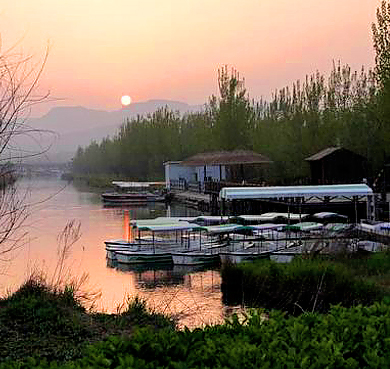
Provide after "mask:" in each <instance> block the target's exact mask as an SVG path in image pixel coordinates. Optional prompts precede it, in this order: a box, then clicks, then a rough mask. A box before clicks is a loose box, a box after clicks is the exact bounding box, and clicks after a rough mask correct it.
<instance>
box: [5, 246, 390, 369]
mask: <svg viewBox="0 0 390 369" xmlns="http://www.w3.org/2000/svg"><path fill="white" fill-rule="evenodd" d="M389 266H390V254H389V253H381V254H377V255H374V256H372V257H367V258H361V259H359V260H347V259H337V260H333V261H329V260H327V261H318V260H317V261H308V260H298V261H295V262H293V263H292V264H289V265H276V264H274V263H271V262H265V261H263V262H260V263H256V264H245V265H239V266H237V267H236V269H235V273H236V274H233V272H232V271H233V269H234V268H233V267H232V266H231V267H229V268H227V269H224V271H223V278H224V287H223V288H224V289H226V288H227V285H226V284H227V283H228V282H227V279H226V278H227V275H228V276H229V278H232V279H236V282H237V283H235V285H238V284H239V283H241V286H243V284H247V285H248V287H249V286H250V287H251V288H252V289H253V288H257V289H259V288H260V290H257V291H256V292H255V293H254V294H253V295H254V296H256V297H257V300H255V301H256V303H257V305H263V306H266V305H267V303H266V299H265V298H263V299H262V300H259V299H258V298H259V296H260V295H261V293H260V292H259V291H261V292H262V293H263V292H264V293H266V296H268V297H269V296H270V295H271V294H272V293H274V294H276V295H278V296H279V298H280V299H283V294H284V295H285V296H284V298H285V300H286V303H285V304H284V305H283V304H282V308H284V310H285V311H287V312H291V313H294V314H298V313H301V314H300V315H297V316H293V314H287V315H286V314H285V313H282V312H278V311H274V310H272V311H271V312H269V313H267V314H264V311H262V310H253V311H251V312H250V313H249V314H248V316H247V317H246V318H245V319H244V321H241V322H239V320H238V318H237V317H234V318H233V319H232V320H230V321H229V322H227V323H226V324H224V325H221V326H215V327H205V328H204V329H196V330H194V331H189V330H184V331H177V330H175V329H174V328H173V327H174V325H173V322H172V320H170V319H168V318H166V317H164V316H162V315H159V314H155V313H148V312H147V310H146V308H145V305H144V304H143V303H142V302H140V301H138V300H136V301H135V302H133V303H132V304H130V305H129V307H128V309H127V310H126V311H125V312H123V313H119V314H113V315H110V314H97V313H91V312H87V311H86V310H85V309H84V308H83V307H82V306H81V304H80V302H79V301H78V300H77V298H75V294H74V291H73V290H72V289H71V288H65V289H62V290H61V291H56V290H53V289H50V288H49V287H47V286H46V285H45V284H42V283H41V282H40V281H39V280H38V281H37V280H30V281H29V282H27V283H26V284H25V285H24V286H22V287H21V288H20V289H19V290H18V291H17V292H15V293H14V294H13V295H12V296H9V297H8V298H6V299H3V300H1V301H0V357H1V359H2V362H1V363H0V368H2V369H3V368H4V369H5V368H7V369H9V368H15V369H16V368H18V369H21V368H69V369H70V368H73V369H77V368H156V367H169V368H190V367H191V368H196V367H202V368H222V367H224V368H228V367H229V368H247V367H253V368H276V367H280V368H282V367H283V368H298V367H299V368H309V367H310V368H324V367H328V368H333V367H334V368H336V367H337V368H340V367H349V368H375V367H376V368H383V367H388V366H389V364H390V354H389V353H390V300H389V298H388V297H387V295H388V281H390V269H389ZM267 268H268V269H267ZM238 271H241V277H240V278H242V279H241V280H239V279H238V274H237V273H238ZM244 275H245V277H243V276H244ZM249 276H251V278H252V279H249ZM230 282H231V280H230ZM244 291H245V293H248V288H247V287H245V289H244ZM225 293H226V292H225ZM294 293H298V295H297V296H296V295H294ZM294 296H295V297H294ZM308 296H311V298H308ZM297 297H298V299H297V300H295V301H294V299H295V298H297ZM301 297H304V298H303V299H301ZM293 301H294V302H297V303H296V304H293V303H292V302H293ZM375 301H376V302H375ZM379 301H381V302H379ZM305 302H306V303H307V304H306V305H305ZM332 303H343V304H345V305H351V307H349V308H347V307H341V306H335V307H331V308H329V306H328V305H329V304H332ZM358 303H359V304H369V305H370V304H372V305H371V306H370V307H364V306H363V305H358V306H354V305H355V304H358ZM278 304H279V301H278V299H271V302H269V303H268V305H269V306H266V307H267V308H273V307H278ZM292 305H293V306H294V309H295V307H297V306H298V305H299V309H298V310H290V307H291V306H292ZM279 307H280V306H279ZM325 310H326V311H327V312H326V313H324V314H321V313H319V312H318V311H325ZM303 311H304V312H303ZM313 311H314V312H313ZM302 312H303V313H302ZM29 356H32V357H34V358H28V357H29ZM6 358H7V359H6Z"/></svg>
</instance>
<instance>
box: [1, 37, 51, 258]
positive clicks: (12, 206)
mask: <svg viewBox="0 0 390 369" xmlns="http://www.w3.org/2000/svg"><path fill="white" fill-rule="evenodd" d="M48 55H49V46H48V47H47V49H46V52H45V54H44V56H43V59H42V60H41V61H40V62H38V63H35V62H34V58H32V57H30V56H28V57H25V56H24V55H23V54H20V53H18V52H16V46H15V47H13V48H11V49H8V50H3V48H2V45H1V40H0V260H6V259H8V257H9V254H10V252H11V251H12V250H15V249H16V248H17V247H19V246H21V245H22V244H23V239H24V236H25V234H24V233H23V231H22V224H23V222H24V221H25V219H26V218H27V216H28V209H29V207H28V205H27V204H26V201H25V195H24V194H20V193H19V192H18V190H17V187H16V186H15V185H14V182H15V174H14V172H13V168H14V165H13V164H19V163H20V162H21V161H22V160H23V159H25V158H26V157H31V156H35V155H39V154H42V152H43V151H44V150H38V151H39V152H34V153H32V152H27V151H23V148H20V147H17V145H16V144H15V139H16V138H17V137H18V136H22V135H27V136H30V137H31V136H33V135H34V134H37V133H39V132H38V131H37V130H35V129H33V128H32V127H29V126H28V124H27V117H28V115H29V113H30V111H31V108H32V106H33V105H35V104H38V103H41V102H43V101H46V100H47V99H48V93H47V94H44V95H38V94H37V88H38V82H39V80H40V78H41V76H42V72H43V70H44V67H45V65H46V61H47V58H48Z"/></svg>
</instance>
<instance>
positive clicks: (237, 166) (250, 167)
mask: <svg viewBox="0 0 390 369" xmlns="http://www.w3.org/2000/svg"><path fill="white" fill-rule="evenodd" d="M269 163H271V160H270V159H268V158H267V157H266V156H264V155H262V154H258V153H255V152H253V151H245V150H236V151H218V152H208V153H200V154H196V155H194V156H191V157H189V158H187V159H185V160H183V161H168V162H165V163H164V167H165V181H166V186H167V188H168V189H171V188H172V187H177V186H179V187H192V189H199V191H200V192H203V191H204V187H205V183H207V182H233V183H241V182H243V181H247V180H250V179H252V177H253V173H256V175H257V179H260V180H264V171H265V165H267V164H269ZM190 189H191V188H190Z"/></svg>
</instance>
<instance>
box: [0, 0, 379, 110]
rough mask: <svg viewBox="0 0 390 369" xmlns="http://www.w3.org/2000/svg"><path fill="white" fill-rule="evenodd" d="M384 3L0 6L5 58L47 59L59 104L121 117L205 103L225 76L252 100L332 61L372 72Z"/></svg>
mask: <svg viewBox="0 0 390 369" xmlns="http://www.w3.org/2000/svg"><path fill="white" fill-rule="evenodd" d="M379 4H380V1H379V0H326V1H325V0H294V1H291V0H165V1H161V0H142V1H141V0H137V1H135V0H66V1H64V0H62V1H61V0H13V1H9V0H0V25H1V27H0V33H1V37H2V50H3V51H4V50H6V49H7V48H8V47H10V46H12V45H14V44H17V46H16V48H17V49H18V50H22V51H23V53H24V54H25V55H31V54H32V55H34V56H35V61H36V62H38V61H39V60H41V59H42V57H43V55H44V52H45V48H46V45H47V43H48V42H49V43H50V44H51V50H50V56H49V60H48V63H47V65H46V68H45V72H44V76H43V77H42V79H41V83H40V88H41V89H42V91H45V90H50V93H51V97H52V98H60V99H61V100H59V101H56V102H52V103H47V104H45V105H43V106H41V107H40V108H39V110H36V111H35V114H37V115H40V114H42V113H44V112H45V111H47V110H48V109H49V108H50V107H52V106H54V105H82V106H85V107H88V108H96V109H103V110H116V109H120V108H121V103H120V98H121V96H122V95H125V94H126V95H130V96H131V98H132V100H133V101H134V102H137V101H145V100H150V99H170V100H179V101H183V102H187V103H189V104H203V103H205V102H206V101H207V99H208V97H209V96H210V95H212V94H216V93H217V78H216V76H217V70H218V67H220V66H222V65H224V64H227V65H229V66H232V67H234V68H236V69H237V70H238V71H239V72H240V74H241V75H242V76H243V77H245V80H246V87H247V90H248V92H249V95H250V97H251V98H254V99H259V98H260V97H261V96H263V97H265V98H268V97H269V96H270V94H271V92H272V91H274V90H275V89H278V88H282V87H283V86H285V85H289V84H291V83H292V82H293V81H295V80H297V79H303V78H304V77H305V75H306V74H308V73H312V72H315V71H316V70H319V71H321V72H323V73H326V74H327V73H328V72H329V70H330V69H331V66H332V61H333V60H339V59H340V60H341V61H342V62H343V63H348V64H350V65H351V66H352V67H353V68H354V69H356V68H358V69H360V68H361V66H362V65H365V66H366V67H370V66H372V65H373V58H374V54H373V48H372V38H371V24H372V22H373V21H375V11H376V7H377V6H378V5H379Z"/></svg>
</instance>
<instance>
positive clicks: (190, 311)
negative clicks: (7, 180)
mask: <svg viewBox="0 0 390 369" xmlns="http://www.w3.org/2000/svg"><path fill="white" fill-rule="evenodd" d="M19 187H20V188H21V190H22V191H23V190H26V191H28V193H29V195H28V199H27V200H28V202H29V203H30V204H35V205H34V206H33V207H32V208H31V214H32V215H31V217H30V219H29V220H28V222H27V223H26V225H25V227H24V228H23V231H26V232H27V233H28V237H27V238H26V246H25V247H24V248H22V249H20V250H18V252H17V253H15V255H14V259H13V261H12V264H11V263H10V264H7V273H6V274H2V276H1V278H0V294H1V295H5V294H7V293H8V292H9V291H14V290H15V289H17V288H18V287H19V286H20V285H21V283H22V282H23V281H24V280H25V278H26V276H27V275H28V273H29V272H31V271H32V270H33V269H34V268H40V269H42V270H43V271H44V272H45V274H46V275H48V276H50V275H52V273H53V271H54V269H55V266H56V264H57V260H58V257H57V244H58V243H57V236H58V234H59V233H60V232H61V231H62V230H63V228H64V227H65V225H66V224H67V222H69V220H72V219H74V220H75V221H76V222H80V223H81V233H82V237H81V239H80V241H79V242H78V243H77V244H76V245H74V248H73V249H72V252H71V254H70V257H69V259H68V260H67V270H69V271H70V273H72V275H73V276H76V277H77V276H78V275H81V274H82V273H84V272H86V273H88V275H89V284H88V286H86V288H87V289H90V290H91V291H96V290H99V291H100V292H101V296H102V297H101V298H100V299H99V300H98V301H96V304H95V305H96V309H97V310H100V311H106V312H115V311H117V309H118V306H121V305H123V304H124V302H125V301H126V300H127V299H128V298H129V297H130V298H132V297H135V296H139V297H141V298H143V299H145V300H146V301H147V303H148V305H150V306H151V307H152V308H154V309H156V310H158V311H161V312H164V313H168V314H173V315H174V316H176V317H178V318H179V320H180V325H181V326H183V325H187V326H189V327H196V326H199V325H202V324H210V323H216V322H221V321H223V319H224V314H225V312H224V307H223V304H222V302H221V298H222V296H221V290H220V283H221V280H220V274H219V271H218V270H203V268H188V267H173V266H172V265H159V266H156V267H155V268H154V269H153V268H152V269H151V270H150V269H147V268H146V267H142V266H141V267H135V268H134V267H130V266H129V265H115V264H112V263H108V262H107V260H106V251H105V247H104V240H107V239H113V238H122V237H125V236H126V233H125V231H126V227H125V226H124V225H125V224H128V220H127V217H129V218H131V219H146V218H155V217H158V216H167V214H170V215H171V216H197V215H200V213H199V212H198V211H196V210H193V209H189V208H186V207H184V206H172V207H166V206H165V204H150V206H147V207H130V206H125V207H105V206H104V205H103V203H102V202H101V200H100V194H99V193H96V192H92V191H90V190H89V189H86V188H83V189H77V188H75V187H74V186H73V184H68V183H66V182H65V181H61V180H58V179H49V180H47V179H45V180H42V179H34V180H23V181H20V182H19Z"/></svg>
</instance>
